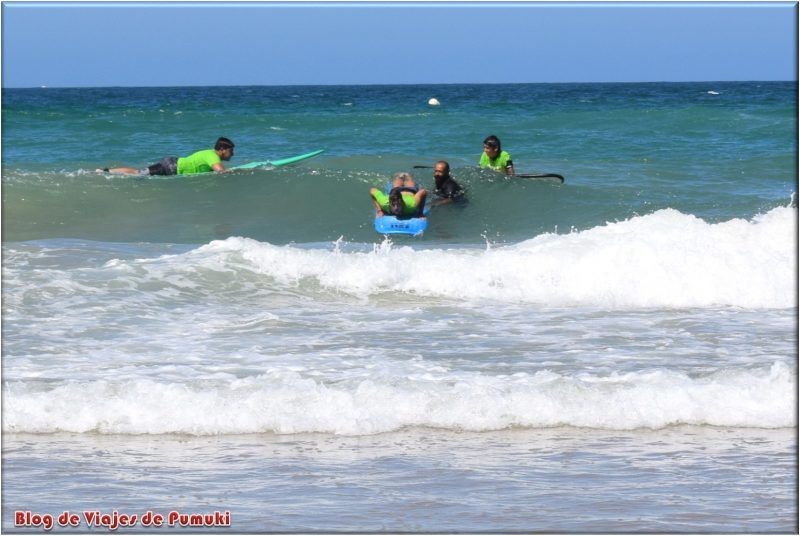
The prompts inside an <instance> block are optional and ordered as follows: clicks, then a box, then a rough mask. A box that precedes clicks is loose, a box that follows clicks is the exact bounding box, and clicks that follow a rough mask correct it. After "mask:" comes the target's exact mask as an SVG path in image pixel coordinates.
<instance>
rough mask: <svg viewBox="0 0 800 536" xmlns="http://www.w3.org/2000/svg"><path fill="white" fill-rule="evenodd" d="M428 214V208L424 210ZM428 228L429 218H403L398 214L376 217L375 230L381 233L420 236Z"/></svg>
mask: <svg viewBox="0 0 800 536" xmlns="http://www.w3.org/2000/svg"><path fill="white" fill-rule="evenodd" d="M423 213H424V214H426V215H427V214H428V208H427V207H425V209H424V210H423ZM427 228H428V218H403V219H399V218H398V217H397V216H380V217H378V218H375V230H376V231H378V232H379V233H380V234H403V235H411V236H419V235H421V234H422V233H424V232H425V229H427Z"/></svg>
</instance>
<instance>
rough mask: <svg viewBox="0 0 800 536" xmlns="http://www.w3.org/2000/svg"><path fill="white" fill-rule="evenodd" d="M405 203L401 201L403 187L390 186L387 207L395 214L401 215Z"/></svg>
mask: <svg viewBox="0 0 800 536" xmlns="http://www.w3.org/2000/svg"><path fill="white" fill-rule="evenodd" d="M404 208H405V203H404V202H403V189H402V188H392V191H391V192H389V209H390V210H391V211H392V214H394V215H395V216H402V215H403V209H404Z"/></svg>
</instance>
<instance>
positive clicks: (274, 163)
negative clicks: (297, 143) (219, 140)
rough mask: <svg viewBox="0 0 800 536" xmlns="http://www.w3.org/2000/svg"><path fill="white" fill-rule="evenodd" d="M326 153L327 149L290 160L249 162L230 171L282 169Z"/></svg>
mask: <svg viewBox="0 0 800 536" xmlns="http://www.w3.org/2000/svg"><path fill="white" fill-rule="evenodd" d="M324 152H325V149H319V150H317V151H311V152H310V153H306V154H300V155H297V156H290V157H289V158H282V159H280V160H267V161H264V162H249V163H247V164H242V165H241V166H233V167H230V168H228V169H254V168H260V167H281V166H288V165H289V164H294V163H296V162H300V161H302V160H307V159H309V158H313V157H315V156H317V155H319V154H322V153H324Z"/></svg>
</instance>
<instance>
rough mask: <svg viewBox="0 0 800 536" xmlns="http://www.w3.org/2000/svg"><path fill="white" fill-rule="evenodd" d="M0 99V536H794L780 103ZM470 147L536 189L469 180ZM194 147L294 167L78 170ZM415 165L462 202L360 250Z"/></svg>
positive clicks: (503, 94) (788, 240) (699, 94)
mask: <svg viewBox="0 0 800 536" xmlns="http://www.w3.org/2000/svg"><path fill="white" fill-rule="evenodd" d="M432 97H435V98H437V99H438V100H439V101H440V102H441V105H440V106H429V105H428V104H427V103H428V99H430V98H432ZM2 106H3V109H2V112H3V115H2V127H3V140H2V141H3V154H2V157H3V173H2V181H3V190H2V196H3V213H2V220H3V221H2V223H3V227H2V232H3V382H4V383H3V440H4V441H3V463H4V465H3V484H4V485H5V487H4V501H3V511H2V513H3V521H2V526H3V529H4V530H12V529H14V528H15V513H16V512H17V511H18V510H31V511H34V512H38V513H40V514H45V513H51V514H56V515H57V514H60V513H61V512H63V511H64V510H71V511H76V512H82V511H84V510H89V509H96V510H100V511H102V512H111V511H113V510H115V509H116V510H119V511H120V512H121V513H127V514H142V513H144V512H146V511H147V510H154V511H157V512H161V513H163V514H167V513H168V512H169V511H170V510H173V509H178V510H181V511H182V512H187V513H208V512H212V513H213V512H214V511H230V512H231V517H232V520H233V521H232V528H233V529H234V530H238V531H259V532H263V531H279V532H291V531H312V532H313V531H345V532H363V531H378V532H405V531H422V532H437V531H456V532H471V531H523V532H537V531H538V532H541V531H545V532H620V531H657V532H673V531H682V532H707V531H711V532H776V531H777V532H792V531H796V530H797V506H796V481H797V456H796V453H797V441H796V435H797V428H796V427H797V422H796V405H797V400H796V392H797V301H796V296H797V284H796V280H797V275H796V273H797V272H796V269H797V265H796V258H797V208H796V204H795V203H794V202H793V200H794V197H793V195H794V194H795V193H796V191H797V134H796V133H797V126H798V125H797V85H796V84H795V83H782V82H742V83H731V82H725V83H721V82H705V83H686V84H679V83H665V84H533V85H444V86H347V87H335V86H319V87H310V86H309V87H305V86H304V87H213V88H94V89H52V88H48V89H43V88H42V89H24V90H23V89H5V90H3V104H2ZM488 134H496V135H497V136H499V137H500V138H501V139H502V141H503V148H504V149H506V150H508V151H509V152H510V153H511V155H512V157H513V160H514V164H515V167H516V170H517V171H518V172H522V173H532V172H551V173H559V174H561V175H563V176H564V177H565V178H566V181H565V182H564V184H554V183H549V182H541V181H534V180H529V179H520V178H508V177H505V176H503V175H499V174H495V173H492V172H487V171H480V170H478V169H477V168H476V166H475V164H476V162H477V161H478V157H479V155H480V151H481V148H482V144H481V142H482V140H483V138H484V137H486V136H487V135H488ZM218 136H226V137H229V138H231V139H233V140H234V142H235V143H236V156H235V158H234V160H233V161H232V162H231V163H232V164H233V165H237V164H243V163H246V162H249V161H260V160H269V159H278V158H284V157H288V156H292V155H295V154H300V153H305V152H308V151H312V150H315V149H325V152H324V153H323V154H322V155H320V156H318V157H316V158H313V159H311V160H307V161H305V162H302V163H299V164H297V165H294V166H289V167H284V168H277V169H269V168H266V169H257V170H253V171H245V172H237V173H234V174H230V175H224V176H215V175H207V176H194V177H182V178H152V179H150V178H134V177H127V176H114V175H110V174H103V173H96V172H95V169H96V168H101V167H108V166H111V167H113V166H119V165H125V166H133V167H143V166H145V165H148V164H151V163H153V162H155V161H157V160H158V159H160V158H161V157H163V156H165V155H170V154H174V155H186V154H188V153H190V152H193V151H195V150H198V149H201V148H206V147H208V146H210V145H211V144H212V143H213V141H214V140H215V139H216V138H217V137H218ZM441 158H444V159H447V160H448V161H450V163H451V166H452V168H453V174H454V176H455V178H456V180H457V181H458V182H459V183H461V184H462V185H463V186H464V187H465V189H466V191H467V202H466V203H463V204H458V205H447V206H442V207H435V208H433V209H432V211H431V214H430V218H429V227H428V231H426V233H425V235H424V236H423V237H419V238H411V237H393V238H391V239H388V238H387V237H384V236H381V235H378V234H377V233H375V231H374V229H373V222H372V218H373V209H372V205H371V202H370V199H369V196H368V190H369V188H370V187H372V186H382V185H384V184H385V183H386V181H387V180H388V179H389V177H391V175H392V174H393V173H394V172H396V171H412V172H414V173H415V174H416V176H417V177H418V179H419V180H420V182H421V183H422V184H423V185H425V186H428V187H431V186H432V184H433V179H432V174H431V170H430V169H427V168H422V169H415V168H414V166H432V165H433V163H434V162H435V161H436V160H438V159H441ZM576 512H578V513H579V515H578V514H576ZM17 528H19V527H17ZM137 528H138V529H142V528H143V527H137ZM54 530H62V529H61V528H60V527H55V529H54ZM164 530H174V529H164Z"/></svg>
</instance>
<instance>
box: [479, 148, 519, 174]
mask: <svg viewBox="0 0 800 536" xmlns="http://www.w3.org/2000/svg"><path fill="white" fill-rule="evenodd" d="M478 165H479V166H481V168H482V169H483V168H487V167H488V168H492V169H493V170H495V171H503V172H504V171H505V170H506V169H508V167H509V166H511V165H512V164H511V155H510V154H508V153H507V152H506V151H500V154H499V155H497V158H495V159H494V160H489V157H488V156H487V155H486V153H482V154H481V160H480V162H478Z"/></svg>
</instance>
